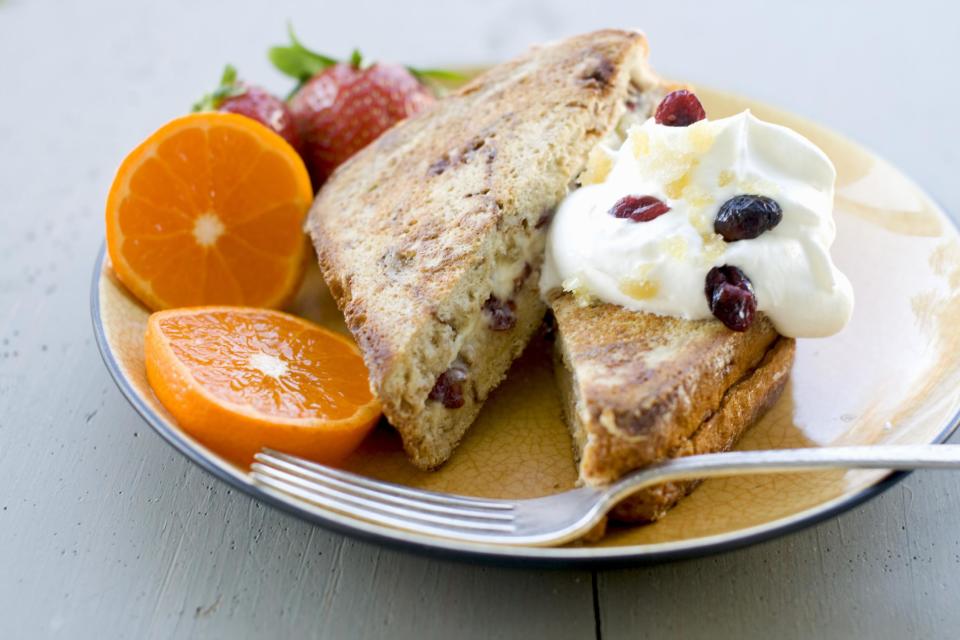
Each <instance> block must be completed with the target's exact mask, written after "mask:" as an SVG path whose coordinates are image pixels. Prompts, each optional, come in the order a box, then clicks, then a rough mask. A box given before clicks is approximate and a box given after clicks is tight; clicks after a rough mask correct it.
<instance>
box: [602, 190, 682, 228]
mask: <svg viewBox="0 0 960 640" xmlns="http://www.w3.org/2000/svg"><path fill="white" fill-rule="evenodd" d="M667 211H670V207H669V206H667V204H666V203H665V202H663V201H661V200H658V199H657V198H654V197H653V196H624V197H622V198H620V199H619V200H617V202H616V204H614V205H613V207H611V208H610V215H612V216H613V217H615V218H630V219H631V220H633V221H634V222H650V221H651V220H653V219H654V218H659V217H660V216H662V215H663V214H665V213H666V212H667Z"/></svg>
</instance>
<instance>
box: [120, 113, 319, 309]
mask: <svg viewBox="0 0 960 640" xmlns="http://www.w3.org/2000/svg"><path fill="white" fill-rule="evenodd" d="M312 199H313V190H312V189H311V187H310V178H309V176H308V175H307V170H306V168H305V167H304V164H303V161H302V160H301V159H300V156H299V155H297V152H296V151H295V150H294V149H293V147H291V146H290V145H289V144H287V142H286V141H285V140H284V139H283V138H281V137H280V136H279V135H277V134H276V133H274V132H273V131H271V130H270V129H268V128H267V127H265V126H263V125H262V124H260V123H259V122H256V121H254V120H251V119H249V118H247V117H245V116H241V115H237V114H233V113H219V112H205V113H195V114H191V115H187V116H183V117H181V118H177V119H176V120H173V121H172V122H170V123H168V124H166V125H164V126H163V127H161V128H160V129H159V130H157V131H156V132H155V133H154V134H153V135H151V136H150V137H149V138H147V139H146V140H145V141H144V142H143V143H141V144H140V146H138V147H137V148H136V149H134V150H133V151H132V152H131V153H130V155H128V156H127V157H126V159H124V161H123V163H122V164H121V165H120V169H119V170H118V171H117V176H116V178H114V181H113V186H111V188H110V195H109V196H108V198H107V210H106V222H107V250H108V252H109V254H110V260H111V262H112V264H113V268H114V271H115V272H116V274H117V278H119V279H120V281H121V282H122V283H123V284H124V285H126V286H127V288H128V289H130V290H131V291H132V292H133V293H134V294H135V295H136V296H137V297H138V298H139V299H140V300H141V301H142V302H143V303H144V304H146V305H147V306H149V307H150V308H152V309H169V308H173V307H184V306H192V305H201V304H242V305H251V306H258V307H279V306H282V305H283V304H284V303H286V301H287V300H289V299H290V298H291V297H292V296H293V294H295V293H296V289H297V287H298V285H299V283H300V279H301V277H302V275H303V267H304V264H305V259H306V255H307V247H306V239H305V236H304V234H303V218H304V215H305V214H306V211H307V209H308V208H309V206H310V202H311V200H312Z"/></svg>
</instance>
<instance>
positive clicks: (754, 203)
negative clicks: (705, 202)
mask: <svg viewBox="0 0 960 640" xmlns="http://www.w3.org/2000/svg"><path fill="white" fill-rule="evenodd" d="M782 219H783V210H782V209H781V208H780V205H779V204H777V201H776V200H774V199H773V198H768V197H766V196H753V195H742V196H735V197H733V198H730V199H729V200H727V201H726V202H724V203H723V205H722V206H721V207H720V212H719V213H718V214H717V219H716V220H714V222H713V230H714V231H716V232H717V233H719V234H720V235H721V236H723V239H724V240H726V241H727V242H736V241H737V240H750V239H751V238H756V237H757V236H759V235H760V234H761V233H763V232H764V231H769V230H770V229H773V228H774V227H775V226H777V225H778V224H780V221H781V220H782Z"/></svg>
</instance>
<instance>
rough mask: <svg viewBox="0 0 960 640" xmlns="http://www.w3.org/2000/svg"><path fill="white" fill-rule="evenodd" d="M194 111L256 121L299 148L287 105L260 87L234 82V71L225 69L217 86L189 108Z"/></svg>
mask: <svg viewBox="0 0 960 640" xmlns="http://www.w3.org/2000/svg"><path fill="white" fill-rule="evenodd" d="M193 110H194V111H228V112H230V113H238V114H240V115H243V116H247V117H248V118H251V119H253V120H256V121H257V122H259V123H260V124H262V125H264V126H266V127H267V128H268V129H272V130H273V131H274V132H276V133H278V134H280V136H281V137H282V138H283V139H284V140H286V141H287V142H289V143H290V146H292V147H293V148H294V149H299V148H300V135H299V133H298V131H297V127H296V125H295V124H294V121H293V116H292V115H291V114H290V109H289V108H288V107H287V104H286V103H285V102H284V101H283V100H281V99H280V98H277V97H276V96H274V95H273V94H271V93H270V92H268V91H266V90H265V89H262V88H260V87H257V86H254V85H249V84H246V83H243V82H239V81H238V80H237V70H236V69H234V68H233V67H232V66H231V65H227V66H226V67H225V68H224V70H223V75H222V76H221V78H220V86H219V87H217V88H216V89H215V90H214V91H213V92H212V93H208V94H207V95H205V96H204V97H203V98H201V99H200V101H199V102H197V103H196V104H194V105H193Z"/></svg>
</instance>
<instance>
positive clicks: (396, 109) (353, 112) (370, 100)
mask: <svg viewBox="0 0 960 640" xmlns="http://www.w3.org/2000/svg"><path fill="white" fill-rule="evenodd" d="M433 100H434V98H433V95H432V94H431V93H430V92H429V91H428V90H427V89H426V87H424V86H423V85H422V84H420V82H419V81H418V80H417V79H416V78H414V77H413V75H411V74H410V72H409V71H407V70H406V69H404V68H403V67H401V66H400V65H396V64H385V63H378V64H374V65H372V66H370V67H367V68H365V69H364V68H361V67H360V66H359V65H357V66H355V65H354V64H352V63H344V62H339V63H337V64H335V65H334V66H332V67H330V68H329V69H327V70H326V71H321V72H320V73H319V74H317V75H316V76H314V77H313V78H311V79H310V80H308V81H307V83H306V84H304V85H303V87H301V88H300V90H299V91H297V93H296V94H294V96H293V98H291V99H290V111H291V113H292V114H293V119H294V122H296V124H297V128H298V129H299V131H300V136H301V139H302V140H303V155H304V158H305V159H306V162H307V166H308V167H309V168H310V174H311V177H312V178H313V181H314V185H317V186H319V185H320V184H322V183H323V181H324V180H326V179H327V177H328V176H329V175H330V174H331V173H333V170H334V169H336V168H337V166H338V165H340V164H341V163H342V162H344V161H345V160H346V159H347V158H349V157H350V156H352V155H353V154H354V153H356V152H357V151H359V150H360V149H362V148H363V147H365V146H367V145H368V144H369V143H371V142H372V141H373V140H375V139H376V138H377V137H378V136H379V135H380V134H381V133H383V132H384V131H386V130H387V129H389V128H390V127H391V126H393V124H394V123H396V122H398V121H400V120H403V119H404V118H406V117H408V116H411V115H413V114H415V113H417V112H418V111H421V110H422V109H424V108H425V107H427V106H429V105H430V104H431V103H432V102H433Z"/></svg>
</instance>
